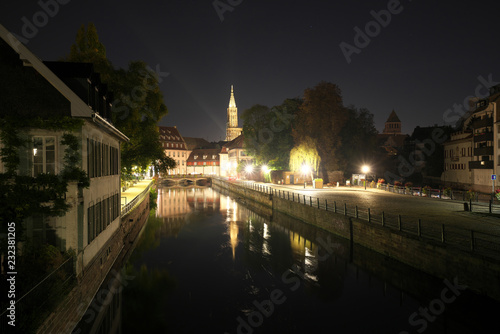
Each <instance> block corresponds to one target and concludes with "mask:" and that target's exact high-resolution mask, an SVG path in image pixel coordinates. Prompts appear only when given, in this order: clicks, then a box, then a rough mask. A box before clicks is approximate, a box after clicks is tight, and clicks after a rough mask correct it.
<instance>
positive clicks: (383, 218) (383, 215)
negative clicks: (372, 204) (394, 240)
mask: <svg viewBox="0 0 500 334" xmlns="http://www.w3.org/2000/svg"><path fill="white" fill-rule="evenodd" d="M382 226H385V213H384V211H382Z"/></svg>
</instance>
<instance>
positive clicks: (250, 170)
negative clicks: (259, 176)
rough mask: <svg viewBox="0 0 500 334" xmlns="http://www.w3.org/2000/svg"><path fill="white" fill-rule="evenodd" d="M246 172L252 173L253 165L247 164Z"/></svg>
mask: <svg viewBox="0 0 500 334" xmlns="http://www.w3.org/2000/svg"><path fill="white" fill-rule="evenodd" d="M245 172H246V173H247V174H252V172H253V166H252V165H246V167H245Z"/></svg>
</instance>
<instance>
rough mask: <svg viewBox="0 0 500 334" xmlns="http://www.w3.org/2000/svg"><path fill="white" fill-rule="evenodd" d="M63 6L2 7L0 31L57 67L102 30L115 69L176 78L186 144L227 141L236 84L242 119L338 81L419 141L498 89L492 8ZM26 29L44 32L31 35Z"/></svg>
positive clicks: (167, 83) (423, 1) (449, 4)
mask: <svg viewBox="0 0 500 334" xmlns="http://www.w3.org/2000/svg"><path fill="white" fill-rule="evenodd" d="M55 1H56V0H41V3H48V4H53V3H57V2H55ZM59 2H61V3H65V4H59V5H58V7H59V8H58V10H57V13H55V11H53V9H54V6H53V5H51V6H49V12H50V11H51V10H52V12H50V13H48V14H42V13H41V11H42V10H43V9H42V6H41V5H40V3H39V2H38V1H34V0H33V1H24V0H17V1H2V2H1V3H0V23H1V24H3V25H4V26H5V27H6V28H7V29H9V30H10V31H11V32H13V33H15V34H17V35H19V36H23V37H28V38H27V39H26V40H27V41H28V43H27V46H28V48H29V49H30V50H32V51H33V52H34V53H35V54H36V55H37V56H38V57H40V58H41V59H42V60H57V59H59V58H60V57H61V56H64V55H66V54H68V53H69V49H70V45H71V44H72V43H73V42H74V40H75V36H76V32H77V30H78V28H79V27H80V25H81V24H87V23H88V22H94V24H95V25H96V27H97V30H98V33H99V37H100V40H101V42H103V44H104V45H105V47H106V50H107V56H108V58H109V59H110V60H111V61H112V63H113V64H114V65H115V67H126V66H127V64H128V62H129V61H132V60H144V61H145V62H146V63H148V64H149V65H150V66H151V67H152V68H153V69H156V68H158V69H159V70H160V71H161V72H168V73H169V75H168V76H166V77H163V78H162V79H163V81H162V83H161V89H162V91H163V95H164V100H165V104H166V105H167V107H168V109H169V114H168V115H167V116H166V117H165V118H164V119H162V120H161V122H160V125H166V126H173V125H177V127H178V128H179V130H180V132H181V134H182V135H183V136H188V137H204V138H206V139H208V140H219V139H223V138H224V136H225V122H226V108H227V106H228V103H229V93H230V86H231V84H233V85H234V89H235V96H236V104H237V106H238V111H239V114H240V115H241V113H242V112H243V111H244V110H245V109H247V108H249V107H251V106H252V105H254V104H264V105H268V106H274V105H278V104H281V103H282V102H283V100H284V99H286V98H292V97H297V96H302V93H303V91H304V89H306V88H308V87H314V86H315V85H316V84H317V83H319V82H320V81H322V80H324V81H330V82H333V83H336V84H337V85H339V87H340V88H341V90H342V95H343V97H344V104H345V105H349V104H353V105H355V106H356V107H358V108H367V109H368V110H370V111H371V112H372V113H373V114H374V115H375V123H376V124H375V125H376V126H377V128H378V129H379V130H382V128H383V124H384V121H385V120H386V119H387V117H388V116H389V114H390V112H391V110H392V109H394V110H396V112H397V114H398V115H399V117H400V119H401V121H402V123H403V132H405V133H409V134H411V132H412V131H413V128H414V127H415V126H417V125H420V126H427V125H433V124H445V123H448V124H451V123H452V121H453V120H456V118H457V115H458V114H457V113H456V112H455V113H449V112H448V113H446V111H447V110H448V109H450V108H453V106H454V105H457V106H463V105H464V100H465V99H466V98H467V97H468V96H472V95H475V94H476V91H477V92H478V93H479V94H482V95H485V94H486V90H485V89H478V88H482V87H483V86H484V85H483V84H482V81H481V80H480V79H479V78H480V77H482V78H484V81H486V82H487V81H488V78H490V82H496V81H495V80H498V82H500V71H499V69H500V65H499V60H500V57H499V55H500V54H499V51H500V50H499V48H500V47H499V44H498V40H499V36H498V7H499V6H498V2H495V1H460V2H458V1H430V0H413V1H411V0H401V1H400V2H398V1H395V0H390V1H387V0H382V1H378V0H377V1H352V0H351V1H347V0H346V1H327V0H310V1H305V0H303V1H302V0H300V1H293V0H287V1H285V0H283V1H282V0H276V1H269V0H268V1H264V0H252V1H250V0H242V1H240V0H220V1H218V2H219V3H224V4H231V3H232V4H233V5H229V6H230V7H231V9H232V11H225V12H224V13H223V14H222V17H223V20H221V18H220V16H219V15H218V13H217V11H216V10H215V8H214V3H215V1H214V0H191V1H187V0H162V1H160V0H143V1H129V0H122V1H118V0H111V1H105V0H101V1H97V0H86V1H83V0H71V1H69V0H59ZM398 3H399V5H398ZM388 7H390V9H391V10H392V11H393V13H392V14H391V15H390V22H388V23H384V24H383V25H385V27H382V26H381V25H377V24H374V22H376V21H374V20H375V18H374V16H373V15H372V14H371V12H378V13H380V17H381V19H385V20H386V22H387V21H388V19H387V16H384V15H383V14H382V13H381V12H380V11H381V10H387V9H388ZM389 13H390V12H389ZM371 21H374V22H372V23H370V22H371ZM25 22H29V23H34V22H36V23H37V24H38V25H39V27H38V28H37V29H38V31H36V32H35V33H32V36H27V35H26V33H25V32H23V26H25V25H27V23H25ZM367 24H368V28H369V29H371V30H370V31H369V32H370V34H371V35H372V37H369V36H368V38H370V40H369V43H367V41H366V40H365V41H362V39H361V38H358V40H357V44H358V46H359V47H358V53H352V54H351V62H350V63H348V62H347V60H346V57H345V56H344V54H343V52H342V50H341V47H340V44H341V43H342V42H344V43H347V44H350V45H352V47H356V44H355V35H356V31H355V27H358V28H359V30H361V31H363V32H365V29H366V26H367ZM23 34H24V35H23ZM362 42H364V43H365V44H366V45H363V44H360V43H362ZM479 85H483V86H479ZM478 86H479V87H478ZM240 126H241V124H240Z"/></svg>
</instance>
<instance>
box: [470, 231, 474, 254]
mask: <svg viewBox="0 0 500 334" xmlns="http://www.w3.org/2000/svg"><path fill="white" fill-rule="evenodd" d="M470 250H471V251H474V231H473V230H470Z"/></svg>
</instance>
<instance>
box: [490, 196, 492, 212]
mask: <svg viewBox="0 0 500 334" xmlns="http://www.w3.org/2000/svg"><path fill="white" fill-rule="evenodd" d="M491 204H492V200H491V199H490V213H491Z"/></svg>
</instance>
